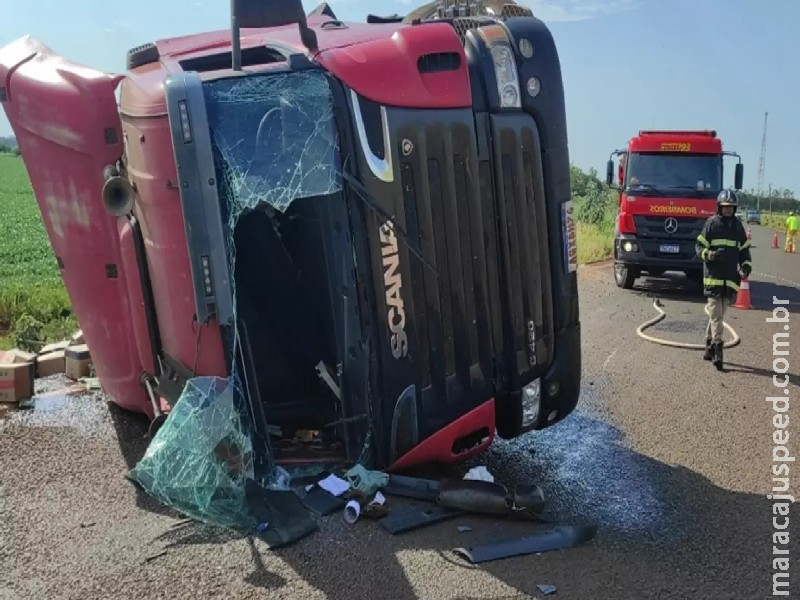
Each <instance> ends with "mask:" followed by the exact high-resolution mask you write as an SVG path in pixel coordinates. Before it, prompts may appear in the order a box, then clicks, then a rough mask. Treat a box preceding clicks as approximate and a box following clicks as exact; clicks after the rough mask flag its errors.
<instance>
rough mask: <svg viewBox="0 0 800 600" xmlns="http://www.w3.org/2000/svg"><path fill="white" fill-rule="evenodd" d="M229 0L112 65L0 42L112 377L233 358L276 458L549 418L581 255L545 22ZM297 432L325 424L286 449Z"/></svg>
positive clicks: (198, 369) (567, 375)
mask: <svg viewBox="0 0 800 600" xmlns="http://www.w3.org/2000/svg"><path fill="white" fill-rule="evenodd" d="M232 6H233V9H234V10H233V13H232V15H231V17H232V18H231V23H232V26H231V29H230V30H227V29H226V30H220V31H214V32H209V33H202V34H197V35H190V36H186V37H180V38H174V39H167V40H158V41H155V42H153V43H148V44H145V45H143V46H141V47H137V48H134V49H132V50H131V51H130V52H129V53H128V72H127V73H126V74H106V73H102V72H98V71H96V70H93V69H90V68H87V67H84V66H81V65H77V64H75V63H72V62H70V61H68V60H66V59H64V58H62V57H60V56H58V55H56V54H55V53H53V52H52V51H51V50H50V49H48V48H47V47H46V46H45V45H43V44H42V43H40V42H39V41H37V40H34V39H31V38H28V37H26V38H22V39H19V40H17V41H16V42H13V43H11V44H9V45H7V46H6V47H4V48H2V49H0V102H2V105H3V108H4V109H5V112H6V115H7V116H8V119H9V121H10V122H11V125H12V127H13V130H14V133H15V135H16V137H17V140H18V142H19V147H20V149H21V151H22V157H23V159H24V160H25V164H26V166H27V169H28V172H29V174H30V177H31V181H32V183H33V189H34V192H35V194H36V198H37V200H38V202H39V206H40V209H41V213H42V217H43V220H44V224H45V227H46V228H47V232H48V235H49V237H50V240H51V243H52V247H53V250H54V253H55V255H56V257H57V260H58V264H59V266H60V268H61V272H62V276H63V279H64V282H65V285H66V288H67V291H68V293H69V296H70V298H71V301H72V305H73V308H74V310H75V314H76V316H77V318H78V321H79V323H80V325H81V327H82V329H83V332H84V337H85V339H86V342H87V344H88V345H89V349H90V351H91V353H92V358H93V361H94V364H95V367H96V370H97V373H98V376H99V377H100V379H101V381H102V383H103V386H104V388H105V390H106V391H107V393H108V394H109V396H110V397H111V399H112V400H113V401H114V402H115V403H117V404H118V405H120V406H122V407H124V408H127V409H130V410H133V411H138V412H144V413H146V414H147V415H148V416H150V417H151V418H154V420H153V423H154V424H157V423H159V422H160V420H163V416H164V414H165V413H166V412H167V411H168V409H169V407H170V406H173V405H174V404H175V403H176V402H177V401H179V398H180V397H181V396H182V394H183V391H184V390H185V389H186V388H187V382H189V381H191V380H193V379H195V378H198V377H214V378H221V379H225V380H230V381H233V382H235V383H236V389H237V390H240V391H241V395H239V394H238V392H237V398H239V397H240V396H241V406H242V407H244V408H242V411H243V416H244V417H246V419H245V420H246V421H247V422H249V423H250V424H251V425H252V430H253V431H254V435H255V436H257V437H259V439H262V440H265V439H266V440H270V441H271V444H270V448H272V450H271V451H270V452H273V456H274V457H275V458H276V459H277V460H278V461H279V462H280V461H289V460H292V461H301V460H306V459H308V458H309V457H311V458H313V457H316V456H323V455H325V456H328V455H327V453H328V452H330V453H333V454H335V455H336V456H337V457H340V458H342V459H347V460H355V459H356V458H357V457H358V456H359V455H360V454H361V450H362V448H364V447H365V445H367V443H368V442H369V444H371V449H372V450H373V452H372V457H373V459H372V461H371V464H372V465H373V467H375V468H392V469H400V468H404V467H407V466H410V465H413V464H416V463H421V462H432V461H445V462H447V461H450V462H452V461H461V460H465V459H467V458H469V457H470V456H473V455H474V454H475V453H477V452H480V451H482V450H483V449H485V448H486V447H487V446H488V445H489V444H490V443H491V441H492V439H493V438H494V435H495V432H497V433H499V434H500V435H501V436H503V437H507V438H510V437H516V436H518V435H521V434H522V433H524V432H526V431H531V430H535V429H542V428H544V427H549V426H551V425H554V424H556V423H558V422H559V421H561V420H562V419H564V418H565V417H566V416H568V415H569V414H570V413H571V412H572V411H573V409H574V408H575V406H576V403H577V401H578V397H579V395H580V387H581V386H580V373H581V348H580V321H579V311H578V288H577V279H576V275H577V273H576V269H577V260H576V252H575V228H574V216H573V208H572V202H571V199H570V198H571V195H570V189H569V176H568V174H569V154H568V149H567V137H566V131H567V129H566V115H565V109H564V95H563V88H562V78H561V71H560V65H559V59H558V53H557V50H556V46H555V44H554V41H553V38H552V36H551V34H550V32H549V31H548V29H547V27H546V26H545V25H544V23H542V22H541V21H540V20H538V19H537V18H535V17H534V16H533V15H532V14H531V13H530V11H529V10H528V9H525V8H523V7H520V6H517V5H515V4H513V3H507V5H503V6H501V7H500V6H498V7H497V10H494V9H493V10H489V9H487V8H483V9H482V8H481V7H482V6H483V3H477V4H476V3H469V5H467V4H465V3H463V2H460V3H458V5H457V6H456V5H455V3H452V2H446V3H445V2H441V3H438V4H436V3H433V4H431V5H430V7H428V8H430V10H429V11H428V12H430V13H431V14H430V15H427V16H425V17H424V18H422V17H419V16H415V17H414V18H403V17H396V16H393V17H375V16H368V17H367V19H366V22H364V23H357V22H347V23H345V22H342V21H340V20H338V19H337V18H336V16H335V14H334V13H333V11H332V10H331V8H330V7H329V6H328V5H327V4H323V5H321V6H320V7H319V8H318V9H317V10H315V11H313V12H312V13H311V14H310V15H306V14H304V11H303V8H302V4H301V2H300V1H299V0H293V1H289V0H281V1H278V0H272V1H269V0H260V1H256V0H238V1H236V2H233V3H232ZM118 86H119V87H120V88H121V89H120V103H119V106H118V104H117V98H116V97H115V91H116V89H117V87H118ZM215 389H216V388H215ZM227 389H230V388H227ZM226 397H227V396H226ZM301 430H302V431H307V430H313V431H322V432H323V434H324V435H323V436H322V437H321V438H320V439H322V441H323V444H322V446H324V448H323V449H320V448H318V447H317V446H311V447H308V448H306V450H305V451H302V448H301V449H300V450H298V452H295V449H296V446H295V445H292V444H293V442H294V441H295V440H297V439H299V437H300V436H298V435H296V434H295V433H296V432H297V431H301ZM370 440H371V441H370ZM323 450H324V451H323ZM301 454H302V456H301Z"/></svg>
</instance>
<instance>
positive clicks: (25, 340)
mask: <svg viewBox="0 0 800 600" xmlns="http://www.w3.org/2000/svg"><path fill="white" fill-rule="evenodd" d="M570 184H571V188H572V198H573V201H574V203H575V214H576V218H577V221H578V222H577V236H578V238H577V243H578V262H579V263H580V264H581V265H584V264H589V263H593V262H598V261H603V260H607V259H608V258H610V257H611V253H612V242H613V234H614V222H615V218H616V211H617V196H616V192H615V191H614V190H612V189H610V188H609V187H608V186H607V185H606V184H605V182H604V181H601V179H600V178H599V177H598V173H597V171H596V170H595V169H589V171H588V172H586V171H583V170H581V169H579V168H578V167H576V166H572V167H571V169H570ZM769 200H771V202H772V207H773V211H774V212H773V214H772V215H769V214H768V213H767V211H765V210H762V214H761V220H762V224H763V225H766V226H772V227H775V228H777V229H779V230H783V227H784V224H785V222H786V214H788V211H789V208H790V207H792V206H795V205H798V202H797V201H796V200H794V198H793V194H792V193H791V192H790V191H789V190H773V191H772V196H771V198H770V199H762V201H761V206H762V207H764V205H765V202H769ZM756 204H757V200H756V197H755V195H754V194H753V193H752V192H750V193H743V194H742V210H746V209H747V208H750V207H752V208H755V207H756ZM0 223H2V229H3V234H2V236H0V349H8V348H12V347H18V348H23V349H27V350H32V351H35V350H38V349H39V348H41V346H42V345H44V344H46V343H49V342H53V341H58V340H61V339H64V338H65V337H67V336H69V335H71V334H72V333H73V332H74V331H75V329H77V327H78V324H77V322H76V320H75V317H74V315H73V314H72V310H71V308H70V302H69V298H68V296H67V293H66V289H65V288H64V284H63V282H62V280H61V274H60V272H59V270H58V265H57V263H56V259H55V256H54V255H53V250H52V248H51V246H50V241H49V239H48V237H47V233H46V231H45V228H44V224H43V222H42V217H41V214H40V212H39V207H38V205H37V203H36V199H35V198H34V195H33V189H32V188H31V184H30V180H29V179H28V173H27V171H26V169H25V163H24V162H23V161H22V159H21V157H20V155H19V149H18V148H16V146H14V145H11V144H10V143H9V142H7V141H6V140H5V139H0Z"/></svg>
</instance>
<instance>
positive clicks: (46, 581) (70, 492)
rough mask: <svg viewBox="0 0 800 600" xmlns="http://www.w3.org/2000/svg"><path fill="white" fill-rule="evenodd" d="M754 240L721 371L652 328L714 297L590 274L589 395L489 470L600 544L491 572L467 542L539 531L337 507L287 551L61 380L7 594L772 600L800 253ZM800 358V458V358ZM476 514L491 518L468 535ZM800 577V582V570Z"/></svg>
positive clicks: (693, 314) (5, 472)
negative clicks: (185, 489) (243, 533)
mask: <svg viewBox="0 0 800 600" xmlns="http://www.w3.org/2000/svg"><path fill="white" fill-rule="evenodd" d="M753 241H754V250H753V254H754V262H755V273H754V276H753V277H752V280H751V293H752V302H753V309H751V310H732V311H731V314H730V315H729V319H728V320H729V322H730V323H731V324H732V325H733V327H734V328H735V329H736V331H737V332H738V333H739V335H740V336H741V338H742V343H741V344H740V345H739V346H738V347H736V348H733V349H730V350H728V351H727V353H726V359H727V361H728V363H729V364H728V365H727V366H726V369H725V371H724V372H721V373H720V372H717V371H716V370H715V369H714V368H713V366H711V364H710V363H707V362H704V361H703V360H702V359H701V358H700V353H699V352H696V351H691V350H680V349H672V348H664V347H661V346H658V345H655V344H651V343H648V342H645V341H643V340H641V339H640V338H638V337H637V335H636V333H635V329H636V326H637V325H638V324H639V323H641V322H643V321H645V320H646V319H648V318H650V317H652V316H654V315H655V314H656V313H655V312H654V310H653V307H652V296H653V295H658V296H659V297H660V298H661V299H662V300H663V302H664V304H665V310H666V311H667V312H668V318H667V319H666V320H665V321H663V322H662V323H660V324H659V325H657V326H656V327H654V328H653V329H651V330H650V331H649V333H651V334H654V335H657V336H660V337H665V338H670V339H674V340H680V341H692V342H701V341H702V339H703V329H704V326H705V317H704V314H703V310H702V308H703V304H702V299H701V298H699V297H697V295H696V294H693V293H692V291H691V290H683V289H681V286H682V280H681V278H680V277H679V276H678V277H676V278H674V279H670V278H660V279H654V280H649V281H644V280H639V281H638V282H637V286H636V289H635V290H632V291H624V290H620V289H617V288H616V287H615V285H614V283H613V276H612V272H611V268H610V266H609V265H599V266H591V267H587V268H583V269H581V270H580V290H581V294H582V306H581V312H582V320H583V327H584V329H583V340H584V348H583V357H584V372H583V390H584V393H583V398H582V402H581V405H580V409H579V410H578V411H577V412H576V413H574V414H573V415H572V416H571V417H570V418H569V419H568V420H567V421H565V422H563V423H562V424H560V425H559V426H558V427H554V428H552V430H550V431H546V432H540V433H536V434H532V435H529V436H527V437H526V438H524V439H522V440H518V441H515V442H513V443H509V442H504V441H498V442H496V444H495V445H494V446H493V448H492V449H491V450H490V451H489V452H488V453H487V454H486V455H485V456H483V457H481V460H480V461H476V462H475V463H474V464H485V465H487V466H488V468H489V469H490V471H492V472H493V473H494V475H495V476H496V477H497V478H498V479H499V480H501V481H503V482H504V483H507V484H511V485H513V484H515V483H520V482H536V483H539V484H541V485H542V486H543V487H544V490H545V493H546V494H547V498H548V503H549V507H548V516H549V518H550V519H552V520H556V521H558V522H562V523H577V522H581V523H595V524H597V525H598V526H599V531H598V535H597V536H596V538H595V539H593V540H592V541H590V542H588V543H587V544H585V545H583V546H580V547H578V548H574V549H569V550H564V551H559V552H549V553H544V554H541V555H534V556H525V557H519V558H513V559H508V560H504V561H497V562H493V563H487V564H484V565H481V566H477V567H473V566H468V565H466V564H465V563H464V562H463V561H461V560H460V559H458V558H457V557H456V556H455V555H453V553H452V552H451V551H452V549H453V548H456V547H459V546H467V545H469V544H471V543H475V542H478V541H481V540H486V539H500V538H503V537H507V536H519V535H524V534H526V533H528V532H530V531H531V530H533V529H535V527H533V526H531V525H530V524H521V523H518V522H514V523H509V522H498V521H496V520H493V519H487V518H477V517H476V518H468V519H458V520H456V521H451V522H445V523H441V524H438V525H434V526H431V527H429V528H426V529H421V530H418V531H416V532H411V533H408V534H405V535H400V536H395V537H393V536H391V535H389V534H388V533H387V532H385V531H384V530H383V529H382V528H380V527H379V526H378V525H377V524H376V523H374V522H369V521H359V522H358V523H357V524H356V525H355V526H352V527H351V526H348V525H346V524H345V523H344V522H343V521H342V519H341V518H340V517H339V516H338V515H334V516H333V517H329V518H328V519H326V520H325V521H324V522H323V523H322V525H321V531H320V532H318V533H316V534H314V535H312V536H310V537H308V538H306V539H305V540H303V541H302V542H300V543H298V544H296V545H294V546H292V547H289V548H286V549H282V550H277V551H270V550H268V549H266V548H265V547H263V546H262V545H261V544H260V542H255V543H251V542H249V541H248V540H244V539H241V538H236V537H232V536H230V535H227V534H225V533H223V532H219V531H215V530H212V529H209V528H206V527H200V526H196V525H192V524H190V525H186V526H181V527H174V525H175V524H176V522H177V521H178V520H179V519H180V517H179V516H178V515H175V514H174V513H172V512H171V511H169V510H166V509H163V508H161V507H159V506H158V505H157V504H156V503H155V502H153V501H152V500H151V499H149V498H147V497H143V496H140V495H138V494H137V493H136V492H135V491H134V488H133V487H132V486H131V485H130V484H129V483H128V482H127V481H126V480H125V479H124V478H123V475H124V473H125V472H126V470H127V469H128V468H129V467H131V466H132V465H133V464H134V463H135V462H136V461H137V460H138V459H139V458H140V457H141V456H142V454H143V453H144V451H145V449H146V445H147V440H146V438H145V432H146V424H145V423H144V422H143V421H142V420H141V419H139V418H136V417H134V416H131V415H129V414H124V413H121V412H120V411H118V410H116V409H113V408H108V407H107V406H106V404H105V402H103V400H102V397H100V396H98V395H89V396H82V397H64V396H63V394H62V393H61V392H59V391H58V388H60V387H61V386H63V384H64V383H63V381H61V380H59V379H58V378H55V380H49V381H43V382H40V383H39V391H40V392H42V393H46V392H48V391H50V392H53V391H54V390H55V393H54V394H53V395H50V396H47V395H43V396H42V397H41V398H40V399H39V400H38V402H37V407H36V408H35V409H34V410H33V411H29V412H25V413H15V414H13V415H11V416H10V417H7V418H6V419H5V421H4V422H0V561H2V562H0V598H1V599H3V600H6V599H12V598H13V599H15V600H16V599H20V600H22V599H37V600H39V599H43V600H50V599H55V598H75V599H81V600H87V599H90V598H113V599H115V600H117V599H123V598H132V599H133V598H136V599H141V598H170V599H173V598H263V597H270V598H304V599H305V598H349V599H353V598H375V599H379V598H380V599H383V598H397V599H404V598H426V599H427V598H430V599H436V600H439V599H467V598H475V599H477V598H482V599H500V598H503V599H511V598H544V597H545V596H544V595H543V594H541V593H540V592H538V591H537V585H538V584H552V585H555V586H557V589H558V592H557V594H556V595H555V596H549V597H553V598H562V599H564V598H569V599H592V600H599V599H606V598H608V599H615V600H619V599H626V598H631V599H636V600H643V599H646V598H659V599H664V598H694V599H697V598H702V599H713V600H717V599H728V598H730V599H742V600H753V599H758V598H767V597H770V596H771V592H772V589H771V574H772V560H771V559H772V557H771V552H772V546H773V541H772V529H771V519H772V511H771V503H770V502H769V501H768V500H767V499H766V495H767V494H769V493H770V492H771V485H772V481H771V480H772V471H771V465H772V462H771V452H772V448H773V445H774V443H773V441H772V432H773V429H774V428H773V425H772V415H773V412H772V407H771V405H770V404H768V403H767V402H766V401H765V398H766V397H767V396H770V395H777V393H778V392H779V391H780V390H776V388H775V387H774V386H773V383H772V374H773V373H772V368H773V367H772V358H773V357H772V334H773V333H775V332H777V331H779V330H781V327H782V326H781V325H778V324H771V323H766V322H765V318H766V317H767V316H769V314H770V312H771V310H772V306H771V302H772V298H773V296H777V297H778V298H780V299H783V300H789V301H790V302H791V304H790V310H791V313H792V314H791V317H790V319H791V329H790V333H791V335H792V336H794V335H798V336H800V327H799V326H800V322H798V309H800V254H797V255H793V256H790V255H786V254H784V253H783V251H782V250H773V249H771V248H770V247H769V246H770V241H771V233H769V232H768V231H767V230H765V229H762V228H759V227H755V228H754V229H753ZM782 243H783V239H782V238H781V245H782ZM792 282H794V283H792ZM795 331H797V332H798V333H797V334H795ZM793 339H794V337H792V340H793ZM795 347H800V346H799V345H798V344H795V343H794V341H792V344H791V348H792V350H791V352H792V354H794V350H793V349H794V348H795ZM797 360H800V359H797ZM789 361H790V365H791V366H790V369H789V373H790V375H791V381H792V383H791V386H790V387H791V394H790V398H791V399H792V402H793V406H792V408H791V409H790V425H789V431H790V441H789V444H788V445H789V447H790V449H791V451H792V455H793V456H796V455H798V454H800V445H799V444H798V443H797V440H798V439H799V438H800V433H795V431H792V430H793V429H795V430H796V428H797V426H796V425H795V424H797V423H800V411H798V404H797V403H798V402H799V401H798V400H797V390H798V382H800V377H798V373H800V369H798V366H797V362H795V359H794V358H793V356H790V357H789ZM791 476H792V483H791V488H790V491H791V492H792V493H794V495H795V496H796V497H798V498H800V486H798V481H800V477H798V474H797V472H796V471H795V470H793V471H792V473H791ZM794 514H795V513H794V512H793V513H792V515H793V516H794ZM798 520H800V517H796V516H795V517H794V520H793V521H792V525H791V526H790V531H791V535H792V539H793V540H794V539H796V536H797V535H798V533H800V531H799V530H798V528H797V522H798ZM465 524H468V525H470V526H471V527H472V528H473V530H472V531H471V532H466V533H459V532H458V529H457V527H458V526H459V525H465ZM798 551H800V546H799V545H797V544H796V543H794V544H793V552H794V553H798ZM162 553H164V554H162ZM148 558H151V560H148ZM792 558H794V557H792ZM796 560H797V559H795V561H796ZM791 564H792V565H794V564H795V562H792V563H791ZM795 570H797V569H796V568H795ZM792 591H793V592H794V594H800V580H798V578H797V575H795V577H794V585H793V588H792Z"/></svg>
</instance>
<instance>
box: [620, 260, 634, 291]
mask: <svg viewBox="0 0 800 600" xmlns="http://www.w3.org/2000/svg"><path fill="white" fill-rule="evenodd" d="M638 276H639V273H638V272H637V271H636V270H635V269H634V268H633V267H626V266H625V265H620V264H616V265H614V281H616V283H617V287H621V288H622V289H624V290H629V289H631V288H632V287H633V282H634V281H636V278H637V277H638Z"/></svg>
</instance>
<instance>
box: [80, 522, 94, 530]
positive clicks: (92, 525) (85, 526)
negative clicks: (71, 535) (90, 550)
mask: <svg viewBox="0 0 800 600" xmlns="http://www.w3.org/2000/svg"><path fill="white" fill-rule="evenodd" d="M95 525H96V523H95V522H94V521H91V522H90V523H81V529H86V528H88V527H94V526H95Z"/></svg>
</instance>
